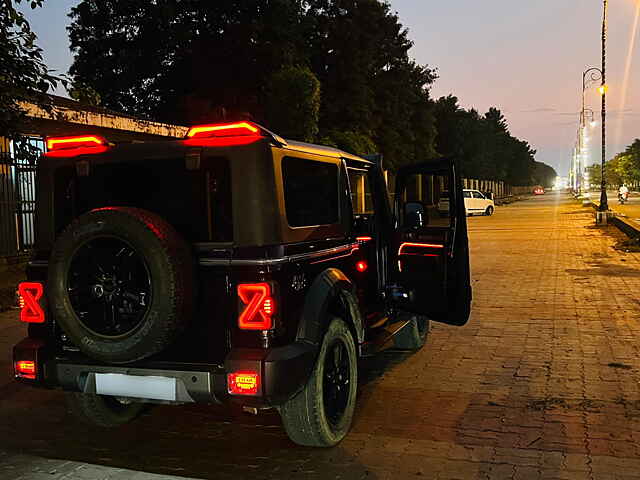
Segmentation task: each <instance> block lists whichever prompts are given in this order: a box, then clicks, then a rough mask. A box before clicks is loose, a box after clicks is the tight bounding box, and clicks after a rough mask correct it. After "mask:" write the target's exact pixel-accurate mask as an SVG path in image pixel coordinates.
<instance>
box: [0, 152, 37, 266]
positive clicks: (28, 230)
mask: <svg viewBox="0 0 640 480" xmlns="http://www.w3.org/2000/svg"><path fill="white" fill-rule="evenodd" d="M35 177H36V165H35V164H32V163H30V162H29V161H27V160H21V159H17V158H15V156H14V155H13V154H12V153H11V152H2V153H0V257H10V256H15V255H19V254H22V253H25V252H26V251H28V250H29V249H31V248H32V247H33V244H34V239H35V230H34V227H35V222H34V220H35V207H36V188H35V187H36V186H35Z"/></svg>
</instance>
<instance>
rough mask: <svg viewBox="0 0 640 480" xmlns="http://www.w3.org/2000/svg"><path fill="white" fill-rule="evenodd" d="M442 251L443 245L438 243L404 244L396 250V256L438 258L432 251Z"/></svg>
mask: <svg viewBox="0 0 640 480" xmlns="http://www.w3.org/2000/svg"><path fill="white" fill-rule="evenodd" d="M442 249H444V245H442V244H439V243H413V242H404V243H403V244H401V245H400V248H399V249H398V256H400V255H418V256H423V257H438V256H439V255H438V254H436V253H434V251H439V250H442Z"/></svg>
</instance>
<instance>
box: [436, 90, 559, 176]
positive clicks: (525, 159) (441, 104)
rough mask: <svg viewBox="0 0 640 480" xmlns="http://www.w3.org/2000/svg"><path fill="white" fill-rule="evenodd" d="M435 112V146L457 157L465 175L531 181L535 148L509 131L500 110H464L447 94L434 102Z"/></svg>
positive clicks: (534, 169) (534, 165) (439, 150)
mask: <svg viewBox="0 0 640 480" xmlns="http://www.w3.org/2000/svg"><path fill="white" fill-rule="evenodd" d="M434 112H435V118H436V129H437V132H438V134H437V137H436V149H437V151H438V153H440V154H441V155H443V156H446V157H455V158H458V159H460V164H461V166H462V174H463V175H464V176H465V177H467V178H477V179H483V180H503V181H506V182H508V183H510V184H512V185H530V184H531V183H532V182H533V181H534V180H533V178H532V177H533V176H534V173H535V171H536V162H535V160H534V157H535V154H536V152H535V150H533V149H532V148H531V146H530V145H529V144H528V143H527V142H525V141H523V140H520V139H517V138H515V137H513V136H512V135H511V133H510V132H509V126H508V123H507V120H506V118H505V117H504V115H503V114H502V112H501V111H500V110H498V109H497V108H490V109H489V110H488V111H487V113H485V114H484V115H480V114H479V113H478V112H477V111H476V110H474V109H470V110H464V109H463V108H461V107H460V106H459V105H458V99H457V98H456V97H454V96H451V95H450V96H447V97H441V98H439V99H438V100H437V101H436V102H435V107H434ZM545 167H546V166H545ZM539 168H541V167H539ZM548 168H551V167H548ZM542 171H544V172H546V174H544V175H542V177H544V178H546V175H547V174H550V171H549V170H547V169H544V168H543V169H542V170H539V172H542ZM539 176H540V175H539ZM538 183H540V182H538Z"/></svg>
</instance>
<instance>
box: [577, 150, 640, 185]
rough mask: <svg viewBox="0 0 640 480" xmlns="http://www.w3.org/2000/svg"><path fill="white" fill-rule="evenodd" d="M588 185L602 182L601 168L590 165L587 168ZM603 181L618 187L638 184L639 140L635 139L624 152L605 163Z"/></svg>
mask: <svg viewBox="0 0 640 480" xmlns="http://www.w3.org/2000/svg"><path fill="white" fill-rule="evenodd" d="M587 172H588V173H589V183H591V184H592V185H600V183H601V182H602V175H601V166H600V165H591V166H589V167H587ZM604 175H605V180H606V181H607V184H608V185H611V186H619V185H622V184H623V183H626V184H635V185H637V184H639V183H640V138H636V139H635V140H634V141H633V143H632V144H631V145H629V146H628V147H627V148H626V149H625V151H624V152H620V153H618V154H617V155H616V156H615V157H613V158H612V159H611V160H609V161H607V162H606V163H605V171H604Z"/></svg>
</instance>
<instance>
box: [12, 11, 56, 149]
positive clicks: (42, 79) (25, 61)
mask: <svg viewBox="0 0 640 480" xmlns="http://www.w3.org/2000/svg"><path fill="white" fill-rule="evenodd" d="M20 3H21V0H0V137H5V138H8V139H10V140H13V141H14V146H15V148H16V150H18V151H20V153H21V154H22V155H23V156H24V155H26V156H28V155H31V154H33V152H31V149H30V148H29V144H28V143H26V142H23V141H22V140H23V137H22V136H21V135H20V133H21V131H22V129H23V127H24V124H25V121H26V117H25V114H24V111H23V110H22V108H20V102H23V101H30V102H36V103H38V104H40V105H42V106H44V107H47V106H48V103H49V102H48V99H47V97H46V96H45V94H46V93H47V91H48V90H49V89H50V88H55V86H56V85H57V83H58V81H59V80H60V79H59V78H57V77H55V76H53V75H51V73H50V71H49V69H48V68H47V67H46V65H45V64H44V63H43V61H42V50H41V49H40V48H39V47H38V46H37V45H36V35H35V33H33V32H32V31H31V28H30V27H29V23H28V22H27V20H26V19H25V17H24V15H23V14H22V12H20V10H18V8H17V6H18V4H20ZM26 3H28V4H30V6H31V8H37V7H40V6H41V5H42V3H43V0H32V1H28V2H26Z"/></svg>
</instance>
